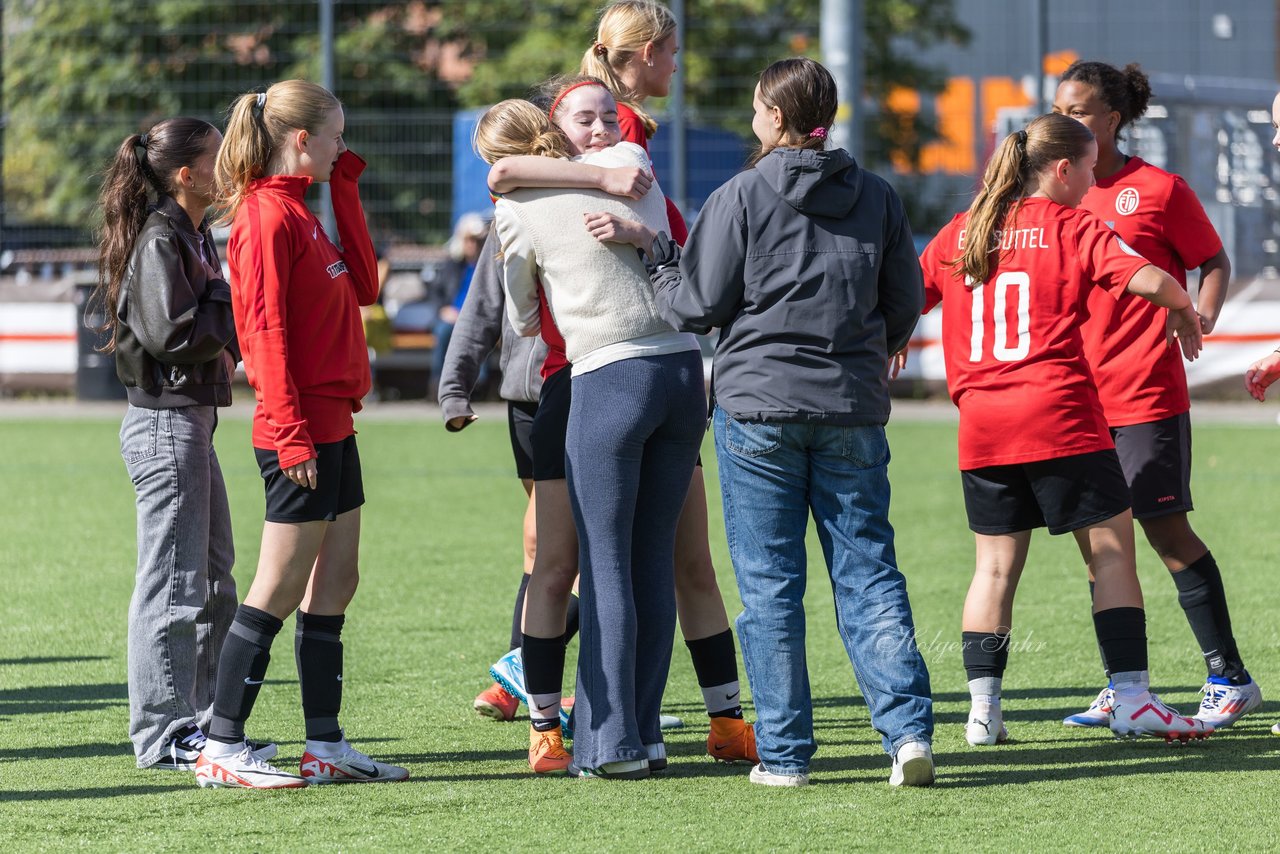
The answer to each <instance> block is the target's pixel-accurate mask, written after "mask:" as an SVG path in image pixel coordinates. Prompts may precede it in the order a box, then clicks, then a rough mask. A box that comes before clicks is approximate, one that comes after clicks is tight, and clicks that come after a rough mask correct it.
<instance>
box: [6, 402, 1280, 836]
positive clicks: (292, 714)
mask: <svg viewBox="0 0 1280 854" xmlns="http://www.w3.org/2000/svg"><path fill="white" fill-rule="evenodd" d="M501 421H502V419H500V418H497V417H488V418H486V419H484V420H482V421H481V422H480V423H478V424H476V425H475V426H473V427H471V428H469V429H468V430H467V431H465V432H464V433H462V434H457V435H455V434H446V433H445V431H444V430H443V428H442V427H441V426H440V423H439V421H438V419H436V418H435V416H433V415H430V414H428V413H427V412H426V411H424V414H423V416H422V418H421V419H412V418H410V419H405V418H403V417H399V418H391V419H387V418H383V417H380V416H379V415H378V414H377V413H376V412H373V413H370V414H369V415H368V416H361V421H360V424H359V427H360V451H361V457H362V460H363V464H364V475H365V488H366V493H367V498H368V503H367V504H366V506H365V509H364V515H363V525H364V532H363V540H362V543H363V555H362V570H361V572H362V580H361V587H360V592H359V594H358V595H357V597H356V599H355V602H354V603H353V605H352V607H351V609H350V611H349V616H348V622H347V629H346V631H345V632H344V639H345V642H346V664H345V675H346V677H347V678H346V681H345V686H346V687H345V700H344V706H345V708H344V713H343V722H344V724H345V726H346V728H347V731H348V734H349V735H350V737H351V738H352V740H353V742H355V743H356V744H357V746H359V747H362V748H363V749H365V750H366V751H367V752H369V753H371V754H374V755H375V756H378V757H379V758H383V759H386V760H388V761H393V762H396V763H398V764H402V765H406V766H408V767H409V768H410V769H411V771H412V773H413V779H412V780H411V781H410V782H408V783H404V784H400V785H373V786H347V787H327V788H312V789H308V790H299V791H284V792H275V793H265V794H263V793H253V792H243V791H230V790H200V789H197V788H196V787H195V785H194V782H193V778H192V776H191V775H189V774H182V773H171V772H157V771H141V770H138V769H137V768H136V767H135V765H134V761H133V755H132V751H131V748H130V746H129V743H128V739H127V735H126V733H127V701H126V686H125V634H126V613H127V607H128V600H129V595H130V590H131V585H132V572H133V563H134V516H133V493H132V489H131V487H130V484H129V481H128V478H127V477H126V475H125V473H124V468H123V465H122V463H121V461H120V458H119V452H118V442H117V438H116V432H117V429H118V422H116V421H112V420H109V419H104V418H88V419H84V418H77V419H70V420H57V419H41V420H28V421H21V420H0V449H2V453H0V484H2V485H3V487H4V488H3V490H0V839H2V840H4V841H5V842H6V843H8V845H7V847H8V848H9V849H10V850H14V851H25V850H67V849H73V848H87V849H100V850H121V851H143V850H145V851H182V850H218V851H237V852H238V851H321V850H323V851H372V850H391V851H408V850H429V849H445V850H459V849H467V850H478V851H492V852H505V851H508V850H516V849H522V850H536V851H562V850H564V851H569V850H573V851H577V850H666V849H670V850H678V851H686V850H688V851H725V850H773V849H777V850H783V849H789V850H837V849H840V850H849V849H874V850H880V851H914V850H943V849H948V850H966V851H968V850H974V851H1002V852H1003V851H1011V850H1022V849H1052V850H1085V849H1097V848H1103V849H1106V850H1129V849H1142V850H1146V849H1169V850H1188V849H1192V848H1195V849H1200V848H1204V847H1209V846H1211V845H1212V846H1216V845H1218V844H1219V843H1222V842H1224V841H1229V843H1230V847H1231V848H1234V849H1237V850H1247V849H1253V848H1266V847H1270V846H1271V845H1273V844H1275V838H1276V835H1277V832H1278V831H1280V820H1278V819H1277V818H1276V816H1277V814H1280V809H1277V807H1278V806H1280V776H1277V773H1276V772H1277V770H1280V738H1275V737H1274V736H1271V735H1270V734H1269V732H1268V728H1269V727H1270V725H1271V724H1272V723H1273V722H1274V721H1275V720H1276V719H1277V717H1280V715H1278V714H1277V712H1276V711H1272V710H1264V711H1263V712H1261V713H1258V714H1255V715H1253V716H1250V717H1248V718H1245V719H1244V720H1243V721H1242V722H1240V723H1239V724H1238V725H1237V726H1235V727H1234V728H1232V729H1231V730H1230V731H1227V732H1224V733H1221V734H1220V735H1218V736H1215V737H1214V738H1213V739H1211V740H1210V741H1209V742H1208V743H1205V744H1201V745H1194V746H1187V747H1168V746H1166V745H1165V744H1164V743H1163V742H1162V741H1156V740H1145V741H1140V742H1117V741H1115V740H1113V739H1112V738H1111V737H1110V735H1109V733H1107V732H1099V731H1080V730H1069V729H1065V728H1063V727H1062V726H1061V724H1060V720H1061V718H1062V717H1063V716H1064V715H1067V714H1070V713H1072V712H1076V711H1080V710H1081V709H1083V708H1084V707H1085V706H1087V705H1088V703H1089V702H1090V701H1091V700H1092V699H1093V697H1094V695H1095V694H1096V693H1097V691H1098V689H1099V688H1100V687H1101V682H1102V677H1101V672H1100V671H1101V666H1100V663H1099V661H1098V653H1097V649H1096V646H1095V644H1094V641H1093V632H1092V624H1091V621H1090V618H1089V603H1088V588H1087V585H1086V583H1085V573H1084V568H1083V566H1082V564H1081V561H1080V558H1079V555H1078V553H1077V552H1076V550H1075V546H1074V543H1073V542H1072V540H1071V538H1070V537H1058V538H1050V537H1049V536H1047V535H1046V534H1043V532H1041V533H1038V534H1037V535H1036V537H1035V540H1034V542H1033V544H1032V549H1031V558H1030V562H1029V565H1028V569H1027V571H1026V573H1025V575H1024V577H1023V583H1022V589H1021V591H1020V594H1019V599H1018V604H1017V608H1016V616H1015V621H1014V640H1015V644H1016V651H1015V652H1014V654H1013V655H1012V656H1011V661H1010V669H1009V671H1008V673H1007V674H1006V678H1005V704H1004V708H1005V716H1006V722H1007V724H1008V726H1009V729H1010V733H1011V736H1012V741H1011V742H1010V743H1009V744H1007V745H1002V746H1000V747H998V748H988V749H974V748H970V747H968V746H967V745H966V744H965V742H964V737H963V726H962V725H963V721H964V716H965V714H966V712H967V710H968V695H967V691H966V687H965V679H964V672H963V669H962V667H961V663H960V654H959V649H958V641H959V624H960V607H961V603H962V601H963V597H964V594H965V590H966V589H967V586H968V582H969V578H970V574H971V572H972V561H973V541H972V536H971V535H970V534H969V532H968V530H967V528H966V526H965V518H964V510H963V506H962V502H961V495H960V481H959V475H958V473H957V472H956V470H955V452H954V442H955V428H954V425H952V424H949V423H945V422H944V423H926V422H914V423H913V422H909V421H899V422H895V423H894V424H892V425H891V427H890V440H891V443H892V447H893V463H892V467H891V477H892V481H893V487H894V501H893V522H894V524H895V526H896V528H897V531H898V556H899V561H900V564H901V566H902V568H903V569H904V571H905V572H906V574H907V577H908V580H909V590H910V593H911V598H912V603H913V606H914V609H915V614H916V622H917V627H918V642H919V643H920V645H921V647H922V650H923V652H924V655H925V659H926V661H927V662H928V665H929V668H930V671H931V674H932V679H933V688H934V692H935V701H936V702H935V711H936V715H937V733H936V736H935V742H934V748H935V755H936V758H937V765H938V784H937V786H936V787H934V788H932V789H929V790H915V791H897V790H892V789H890V788H889V786H888V785H887V778H888V774H889V760H888V758H887V757H886V756H885V755H884V753H883V752H882V751H881V748H880V740H879V737H878V735H877V734H876V733H875V732H874V731H873V730H872V729H871V727H870V724H869V719H868V714H867V709H866V706H865V705H864V704H863V702H862V701H861V699H860V698H859V697H858V695H857V689H856V687H855V684H854V680H853V677H852V673H851V670H850V666H849V662H848V660H847V658H846V657H845V654H844V651H843V648H842V646H841V644H840V641H839V638H838V636H837V635H836V631H835V622H834V618H833V613H832V607H831V600H830V587H829V585H828V584H827V582H826V579H825V578H824V574H825V573H824V569H823V567H822V565H821V561H820V556H821V552H820V551H819V549H818V548H817V545H816V541H812V540H811V547H810V566H811V572H812V578H811V580H810V594H809V598H808V606H809V636H808V647H809V665H810V676H811V680H812V684H813V694H814V704H815V716H816V732H817V738H818V742H819V752H818V755H817V757H816V758H815V759H814V762H813V766H812V781H813V785H811V786H810V787H808V788H807V789H800V790H776V789H768V788H764V787H757V786H752V785H750V784H749V783H748V782H747V779H746V774H747V767H746V766H741V765H739V766H724V765H718V764H714V763H712V762H711V761H710V759H708V758H707V756H706V755H705V754H704V752H703V750H704V744H703V742H704V740H705V737H706V730H705V717H704V716H703V713H702V711H701V703H700V694H699V692H698V688H697V684H696V682H695V680H694V677H693V672H692V667H691V665H690V662H689V657H688V655H687V654H686V652H685V651H684V648H683V645H682V644H681V643H679V642H678V641H677V644H676V653H675V657H674V661H673V666H672V673H671V681H670V685H669V687H668V690H667V694H666V703H665V709H666V711H668V712H671V713H675V714H678V715H681V716H682V717H683V718H684V719H685V720H686V721H687V723H688V726H687V727H686V728H685V729H683V730H677V731H674V732H671V733H669V739H668V752H669V754H670V757H671V763H670V767H669V769H668V771H667V772H666V773H664V774H662V775H661V776H660V777H657V778H654V779H651V780H648V781H644V782H638V783H617V782H611V781H600V780H569V779H565V778H558V779H539V778H535V777H533V776H532V775H531V774H529V773H528V771H527V765H526V763H525V755H524V754H525V750H526V749H527V745H528V727H527V722H526V721H524V720H517V721H516V722H515V723H511V724H502V723H496V722H493V721H489V720H485V719H481V718H479V717H477V716H476V715H475V714H474V712H472V710H471V701H472V698H473V697H474V696H475V694H476V693H477V692H478V691H480V690H481V689H483V688H484V687H486V686H487V685H488V684H489V680H488V678H487V676H486V668H487V667H488V665H489V664H490V663H491V662H492V661H493V659H494V658H496V657H497V656H498V655H500V654H501V653H502V652H504V651H505V650H506V647H507V637H508V634H509V624H510V615H511V602H512V597H513V595H514V592H515V586H516V583H517V580H518V573H519V572H520V566H521V545H520V533H519V532H520V523H521V516H522V512H523V505H524V494H523V491H522V490H521V489H520V486H519V483H518V481H516V479H515V478H514V477H513V472H512V462H511V454H510V448H509V445H508V441H507V436H506V425H505V424H504V423H501ZM248 441H249V440H248V423H247V422H246V421H245V420H243V417H242V416H236V417H232V418H227V419H224V421H223V423H222V425H221V427H220V428H219V431H218V448H219V452H220V457H221V460H222V466H223V471H224V473H225V475H226V480H227V484H228V488H229V492H230V495H231V502H232V513H233V516H234V519H235V529H236V549H237V553H238V559H237V568H236V576H237V580H238V582H239V584H240V590H241V595H243V593H244V591H246V590H247V589H248V583H249V580H250V578H251V577H252V573H253V569H254V566H255V563H256V559H257V549H258V538H259V534H260V528H261V521H260V520H261V513H262V488H261V481H260V479H259V477H258V475H257V470H256V466H255V464H254V461H253V456H252V454H251V452H250V450H249V444H248ZM1278 445H1280V435H1278V434H1277V430H1276V428H1275V427H1260V426H1253V427H1232V426H1216V425H1211V426H1198V427H1197V432H1196V470H1195V482H1194V486H1195V494H1196V499H1197V504H1198V506H1199V508H1200V509H1199V510H1197V512H1196V513H1195V514H1194V516H1193V521H1194V523H1195V526H1196V529H1197V531H1198V532H1199V533H1200V534H1201V536H1202V537H1203V538H1204V539H1205V540H1206V541H1207V542H1208V543H1209V544H1210V545H1211V547H1212V549H1213V552H1214V554H1215V556H1216V557H1217V559H1218V563H1219V564H1220V565H1221V566H1222V568H1223V574H1224V576H1225V578H1226V584H1227V590H1228V594H1229V596H1230V599H1231V604H1232V607H1233V613H1232V617H1233V620H1234V625H1235V631H1236V635H1237V637H1238V639H1239V642H1240V648H1241V650H1242V651H1243V653H1244V656H1245V660H1246V663H1247V664H1248V665H1249V667H1250V669H1251V671H1252V672H1253V674H1254V675H1255V677H1256V678H1257V679H1258V681H1259V682H1260V684H1261V685H1262V686H1263V689H1264V691H1266V690H1269V689H1273V688H1274V690H1278V691H1280V662H1278V657H1277V652H1278V651H1280V631H1278V630H1277V625H1276V620H1275V613H1276V594H1275V590H1276V588H1277V582H1276V580H1275V567H1276V565H1277V552H1278V551H1280V532H1278V531H1277V530H1276V522H1275V520H1276V518H1277V516H1278V515H1280V494H1278V491H1277V489H1276V487H1275V482H1276V478H1275V471H1276V468H1277V465H1278V464H1277V463H1276V462H1275V460H1276V459H1277V454H1276V449H1277V446H1278ZM703 457H704V460H706V462H707V465H708V477H709V492H710V494H711V514H710V515H711V546H712V553H713V555H714V556H715V559H716V564H717V568H718V570H719V572H720V577H721V587H722V589H723V591H724V595H725V599H726V603H727V605H728V608H729V611H730V613H731V614H736V613H737V610H738V601H737V594H736V589H735V586H734V582H733V573H732V569H731V567H730V565H729V561H728V556H727V552H726V548H725V543H724V533H723V526H722V524H721V520H720V511H719V498H718V486H717V485H716V482H715V480H714V453H713V451H712V449H711V443H710V441H709V440H708V442H707V445H706V446H705V447H704V454H703ZM1139 546H1140V550H1139V568H1140V572H1141V575H1142V579H1143V582H1144V588H1145V590H1146V591H1147V615H1148V634H1149V636H1150V648H1151V668H1152V673H1153V682H1154V686H1155V687H1156V689H1157V690H1158V691H1160V692H1161V693H1162V695H1163V696H1164V697H1165V699H1167V700H1168V701H1170V702H1171V703H1173V704H1174V705H1176V706H1178V707H1180V708H1182V709H1183V710H1184V711H1188V712H1191V711H1194V707H1195V704H1196V702H1197V699H1198V697H1197V690H1198V688H1199V687H1200V684H1201V682H1202V680H1203V675H1204V674H1203V667H1202V665H1201V663H1200V656H1199V653H1198V651H1197V649H1196V647H1195V644H1194V642H1193V639H1192V637H1191V633H1190V630H1189V629H1188V627H1187V625H1186V621H1185V620H1184V618H1183V617H1182V614H1181V611H1180V609H1179V608H1178V605H1177V600H1176V594H1175V591H1174V588H1173V585H1172V584H1171V583H1170V581H1169V579H1168V578H1167V577H1166V576H1167V573H1166V572H1165V570H1164V569H1163V568H1162V567H1161V566H1160V565H1159V563H1158V561H1157V560H1156V559H1155V557H1154V555H1153V554H1152V553H1151V551H1150V549H1148V548H1147V547H1146V546H1145V545H1144V544H1143V543H1142V541H1141V538H1139ZM289 635H291V631H289V629H288V627H286V632H285V633H284V634H282V636H281V638H282V639H281V640H280V641H278V642H277V643H276V646H275V650H274V652H275V660H274V662H273V663H272V666H271V668H270V670H269V671H268V681H267V684H266V686H265V688H264V689H263V691H262V694H261V696H260V699H259V702H258V705H257V709H256V711H255V713H254V716H253V718H252V720H251V721H250V726H249V731H250V735H251V736H253V737H255V738H270V739H275V740H277V741H278V742H279V743H280V746H281V757H280V760H279V764H281V765H282V766H286V767H288V766H289V765H290V764H291V763H296V761H297V758H298V756H299V755H300V753H301V746H302V745H301V738H302V722H301V715H300V709H299V699H298V688H297V682H296V678H295V675H294V667H293V660H292V659H293V656H292V643H291V640H292V639H291V637H289ZM744 682H745V680H744ZM745 689H746V686H745V684H744V696H747V695H748V693H749V692H748V691H747V690H745ZM570 690H571V688H570ZM751 714H752V712H751V710H750V708H749V707H748V715H749V716H750V715H751Z"/></svg>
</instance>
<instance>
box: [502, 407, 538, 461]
mask: <svg viewBox="0 0 1280 854" xmlns="http://www.w3.org/2000/svg"><path fill="white" fill-rule="evenodd" d="M537 414H538V404H536V403H529V402H527V401H523V400H508V401H507V430H508V431H509V432H510V433H511V455H512V456H513V457H515V459H516V477H518V478H520V479H521V480H532V479H533V441H532V440H531V439H530V438H529V433H530V432H531V431H532V430H533V418H534V416H535V415H537Z"/></svg>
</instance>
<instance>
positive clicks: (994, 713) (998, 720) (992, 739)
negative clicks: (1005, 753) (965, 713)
mask: <svg viewBox="0 0 1280 854" xmlns="http://www.w3.org/2000/svg"><path fill="white" fill-rule="evenodd" d="M964 740H965V741H967V742H969V744H971V745H972V746H974V747H980V746H982V745H985V744H1003V743H1004V742H1006V741H1008V740H1009V730H1007V729H1005V726H1004V714H1003V713H1002V712H1001V711H1000V704H999V703H979V702H975V703H973V705H972V706H971V707H970V708H969V722H968V723H967V724H965V725H964Z"/></svg>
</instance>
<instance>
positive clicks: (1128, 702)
mask: <svg viewBox="0 0 1280 854" xmlns="http://www.w3.org/2000/svg"><path fill="white" fill-rule="evenodd" d="M1111 731H1112V732H1114V733H1115V734H1116V735H1117V736H1121V737H1123V736H1140V735H1157V736H1161V737H1163V738H1164V740H1165V741H1173V740H1174V739H1177V740H1178V741H1180V742H1182V743H1184V744H1185V743H1186V742H1188V741H1190V740H1191V739H1193V738H1195V739H1200V738H1208V737H1209V736H1210V735H1213V727H1211V726H1209V725H1208V724H1207V723H1205V722H1204V721H1202V720H1197V719H1196V718H1188V717H1184V716H1183V715H1180V714H1178V710H1177V709H1174V708H1171V707H1169V706H1166V705H1165V704H1164V703H1163V702H1162V701H1161V700H1160V698H1159V697H1157V696H1156V695H1155V694H1152V693H1151V692H1150V691H1143V692H1142V693H1141V694H1136V695H1134V696H1132V697H1125V696H1123V695H1121V694H1116V699H1115V702H1114V703H1113V704H1112V705H1111Z"/></svg>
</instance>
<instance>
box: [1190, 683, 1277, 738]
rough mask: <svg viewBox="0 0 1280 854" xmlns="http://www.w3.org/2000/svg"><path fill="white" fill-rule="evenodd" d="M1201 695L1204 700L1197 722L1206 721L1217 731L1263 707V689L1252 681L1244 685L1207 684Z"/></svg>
mask: <svg viewBox="0 0 1280 854" xmlns="http://www.w3.org/2000/svg"><path fill="white" fill-rule="evenodd" d="M1200 693H1201V694H1204V699H1203V700H1201V701H1200V711H1198V712H1196V720H1198V721H1204V722H1205V723H1207V724H1208V725H1209V726H1211V727H1213V728H1214V729H1215V730H1219V729H1222V728H1223V727H1229V726H1231V725H1232V724H1233V723H1235V722H1236V721H1238V720H1240V718H1242V717H1244V716H1245V715H1247V714H1249V713H1250V712H1252V711H1253V710H1255V709H1258V708H1261V706H1262V689H1261V688H1259V687H1258V683H1257V682H1254V681H1253V680H1252V679H1250V680H1249V681H1248V682H1247V683H1245V684H1244V685H1222V684H1219V683H1217V682H1206V683H1204V687H1203V688H1201V689H1200Z"/></svg>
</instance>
